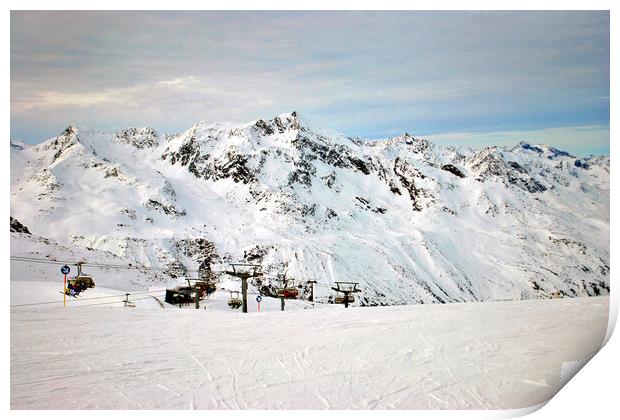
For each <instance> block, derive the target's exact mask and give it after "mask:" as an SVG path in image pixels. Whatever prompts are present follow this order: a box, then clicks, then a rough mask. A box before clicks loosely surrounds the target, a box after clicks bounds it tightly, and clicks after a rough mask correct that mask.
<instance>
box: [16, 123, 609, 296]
mask: <svg viewBox="0 0 620 420" xmlns="http://www.w3.org/2000/svg"><path fill="white" fill-rule="evenodd" d="M11 216H12V217H14V218H15V219H16V220H18V221H19V222H21V223H22V224H23V225H24V226H26V227H27V228H28V229H29V230H30V232H32V233H33V234H34V235H38V236H42V237H45V238H49V239H50V240H53V241H55V242H57V243H59V244H61V245H67V246H69V245H70V246H74V247H75V246H77V247H82V248H89V249H91V250H98V251H104V252H107V253H112V254H114V255H116V256H118V257H120V258H122V259H124V260H126V261H129V262H132V263H133V264H139V265H144V266H155V267H167V268H168V274H170V275H173V276H175V275H185V274H186V275H195V273H194V272H195V271H196V270H198V269H199V268H205V267H209V266H211V267H217V266H222V265H223V264H226V263H228V262H239V261H247V262H256V263H261V264H262V265H263V270H264V271H265V272H267V273H271V274H275V273H282V272H284V270H288V271H287V274H288V276H290V277H294V278H296V280H297V282H305V281H307V280H316V281H318V282H319V283H320V284H322V285H323V287H317V291H316V294H317V295H318V300H320V299H323V300H327V299H328V297H329V295H330V294H332V293H333V292H332V291H331V290H330V289H329V288H328V287H325V285H328V284H332V283H333V282H335V281H355V282H359V283H360V286H359V287H360V288H361V289H362V290H363V292H362V293H360V294H359V296H358V301H357V303H358V304H401V303H430V302H454V301H480V300H494V299H522V298H538V297H550V296H552V295H553V294H554V293H558V292H559V293H562V294H564V295H567V296H583V295H598V294H607V293H608V291H609V158H608V157H589V158H576V157H574V156H571V155H569V154H568V153H566V152H563V151H560V150H557V149H554V148H552V147H548V146H542V145H532V144H528V143H525V142H522V143H519V144H518V145H516V146H515V147H513V148H503V147H491V148H486V149H484V150H481V151H474V150H471V149H467V148H461V147H449V148H442V147H439V146H436V145H434V144H432V143H430V142H429V141H427V140H424V139H418V138H414V137H412V136H410V135H409V134H405V135H403V136H399V137H395V138H391V139H388V140H382V141H368V140H363V139H352V138H349V137H345V136H343V135H340V134H337V133H331V132H327V131H324V130H320V129H317V128H314V127H312V126H311V125H310V124H309V123H307V122H306V121H305V120H303V119H302V118H300V117H299V116H298V115H297V114H296V113H294V112H293V113H290V114H284V115H280V116H278V117H276V118H274V119H272V120H268V121H265V120H258V121H255V122H252V123H249V124H244V125H234V124H223V123H207V122H199V123H197V124H194V125H193V126H192V127H190V128H189V129H188V130H186V131H184V132H182V133H179V134H173V135H163V134H162V135H160V134H159V133H157V132H156V131H155V130H153V129H150V128H141V129H136V128H130V129H126V130H122V131H120V132H118V133H100V132H89V131H85V130H79V129H78V128H77V127H76V126H73V125H72V126H69V127H68V128H67V129H66V130H65V131H64V132H63V133H61V134H60V135H59V136H58V137H54V138H52V139H49V140H47V141H45V142H43V143H41V144H38V145H34V146H28V145H24V144H21V143H12V144H11ZM192 273H194V274H192Z"/></svg>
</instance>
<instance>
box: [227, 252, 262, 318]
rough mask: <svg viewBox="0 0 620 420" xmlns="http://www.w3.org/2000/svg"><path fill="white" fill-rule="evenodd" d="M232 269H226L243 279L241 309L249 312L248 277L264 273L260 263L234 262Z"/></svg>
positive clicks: (259, 275)
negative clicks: (261, 270)
mask: <svg viewBox="0 0 620 420" xmlns="http://www.w3.org/2000/svg"><path fill="white" fill-rule="evenodd" d="M230 267H231V269H230V270H226V274H228V275H229V276H233V277H238V278H240V279H241V298H242V304H241V310H242V311H243V313H247V312H248V279H249V278H251V277H261V276H262V275H263V273H261V272H260V265H258V264H244V263H234V264H230Z"/></svg>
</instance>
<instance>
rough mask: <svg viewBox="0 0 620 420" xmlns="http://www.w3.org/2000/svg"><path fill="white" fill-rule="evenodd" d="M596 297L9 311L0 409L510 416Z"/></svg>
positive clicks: (601, 313)
mask: <svg viewBox="0 0 620 420" xmlns="http://www.w3.org/2000/svg"><path fill="white" fill-rule="evenodd" d="M608 305H609V298H608V297H598V298H577V299H557V300H529V301H515V302H482V303H455V304H446V305H416V306H403V307H389V308H350V309H347V310H345V309H344V308H342V307H341V306H337V305H331V306H330V307H331V309H328V310H315V311H312V310H308V311H296V312H290V313H289V312H284V313H280V312H271V313H260V314H247V315H243V314H233V313H223V312H208V311H196V310H194V311H179V310H161V309H153V310H148V309H143V310H141V309H137V308H136V309H127V308H114V307H105V306H101V307H89V308H68V309H62V308H53V307H35V308H32V307H28V308H12V309H11V349H10V351H11V408H12V409H165V408H172V409H206V408H218V409H285V408H286V409H375V408H376V409H510V408H522V407H529V406H533V405H537V404H540V403H543V402H546V401H547V400H548V399H550V398H551V397H552V396H553V395H554V394H555V392H557V390H558V386H559V380H560V372H561V367H562V363H564V362H572V361H575V360H580V359H584V358H585V359H587V358H588V357H589V356H591V355H592V354H593V353H595V352H596V351H598V349H599V348H600V346H601V343H602V340H603V337H604V336H605V331H606V325H607V316H608Z"/></svg>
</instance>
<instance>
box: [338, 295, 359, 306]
mask: <svg viewBox="0 0 620 420" xmlns="http://www.w3.org/2000/svg"><path fill="white" fill-rule="evenodd" d="M345 298H348V303H353V302H355V296H353V295H347V296H344V295H337V296H336V297H335V298H334V303H335V304H337V305H342V304H343V303H344V302H345Z"/></svg>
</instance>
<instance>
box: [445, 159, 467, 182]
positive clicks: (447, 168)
mask: <svg viewBox="0 0 620 420" xmlns="http://www.w3.org/2000/svg"><path fill="white" fill-rule="evenodd" d="M441 169H443V170H444V171H448V172H450V173H451V174H454V175H456V176H458V177H459V178H465V174H464V173H463V172H461V170H460V169H459V168H457V167H456V166H454V165H451V164H449V163H448V164H446V165H442V166H441Z"/></svg>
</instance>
